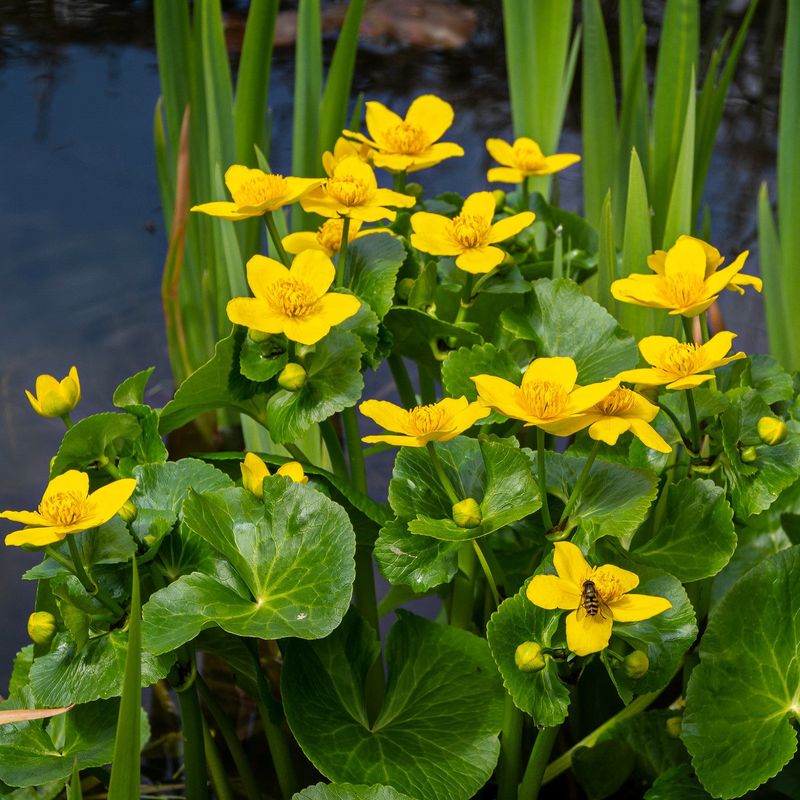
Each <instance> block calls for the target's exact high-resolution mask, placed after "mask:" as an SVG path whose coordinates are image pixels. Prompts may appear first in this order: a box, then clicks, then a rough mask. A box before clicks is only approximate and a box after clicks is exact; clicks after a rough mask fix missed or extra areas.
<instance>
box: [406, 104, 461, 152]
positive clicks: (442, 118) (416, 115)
mask: <svg viewBox="0 0 800 800" xmlns="http://www.w3.org/2000/svg"><path fill="white" fill-rule="evenodd" d="M453 116H454V114H453V107H452V106H451V105H450V103H447V102H446V101H444V100H442V99H441V98H440V97H436V95H433V94H424V95H422V96H421V97H418V98H417V99H416V100H414V102H413V103H412V104H411V105H410V106H409V108H408V113H407V114H406V119H405V121H406V123H408V124H409V125H414V126H415V127H417V128H421V129H422V130H424V131H425V134H426V135H427V137H428V139H429V140H430V142H431V143H433V142H435V141H436V140H437V139H441V138H442V136H443V135H444V133H445V131H447V129H448V128H449V127H450V126H451V125H452V124H453Z"/></svg>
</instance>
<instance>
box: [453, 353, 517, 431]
mask: <svg viewBox="0 0 800 800" xmlns="http://www.w3.org/2000/svg"><path fill="white" fill-rule="evenodd" d="M483 374H486V375H497V376H498V377H500V378H505V379H506V380H507V381H511V383H515V384H519V382H520V375H521V373H520V369H519V366H518V365H517V362H516V361H514V359H513V358H512V357H511V356H510V355H509V353H508V351H507V350H498V349H497V348H496V347H495V346H494V345H493V344H491V343H490V342H487V343H486V344H476V345H473V346H472V347H460V348H459V349H458V350H453V352H451V353H448V355H447V358H445V360H444V361H443V362H442V385H443V386H444V390H445V392H446V394H448V395H449V396H450V397H461V396H462V395H463V396H464V397H466V398H467V400H477V399H478V390H477V388H476V387H475V382H474V381H472V380H470V378H471V377H472V376H473V375H483ZM482 423H483V421H481V424H482Z"/></svg>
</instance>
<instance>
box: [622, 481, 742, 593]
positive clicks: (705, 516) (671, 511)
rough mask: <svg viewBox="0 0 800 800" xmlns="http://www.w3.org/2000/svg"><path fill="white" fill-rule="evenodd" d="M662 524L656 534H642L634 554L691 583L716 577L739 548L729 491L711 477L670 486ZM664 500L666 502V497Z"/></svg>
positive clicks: (667, 490) (633, 549)
mask: <svg viewBox="0 0 800 800" xmlns="http://www.w3.org/2000/svg"><path fill="white" fill-rule="evenodd" d="M665 491H666V492H668V494H667V499H666V504H667V505H666V510H665V513H664V516H663V522H662V523H661V525H660V527H659V529H658V530H657V531H656V532H655V536H652V537H650V538H646V539H645V538H644V537H642V536H637V537H636V538H635V539H634V541H633V544H632V545H631V548H630V552H631V556H632V557H633V558H635V559H636V561H639V562H641V563H642V564H649V565H650V566H653V567H658V568H659V569H663V570H665V571H666V572H670V573H672V574H673V575H674V576H675V577H676V578H678V579H679V580H681V581H683V582H684V583H689V582H690V581H697V580H700V579H701V578H710V577H711V576H712V575H716V574H717V573H718V572H719V571H720V570H721V569H722V568H723V567H724V566H725V565H726V564H727V563H728V561H730V558H731V556H732V555H733V551H734V550H735V549H736V533H735V531H734V529H733V510H732V509H731V507H730V505H729V504H728V501H727V499H726V497H725V490H724V489H723V488H722V487H720V486H716V485H715V484H714V483H713V482H712V481H709V480H692V479H689V478H687V479H685V480H682V481H679V482H678V483H675V484H667V487H666V488H665ZM662 502H663V500H662Z"/></svg>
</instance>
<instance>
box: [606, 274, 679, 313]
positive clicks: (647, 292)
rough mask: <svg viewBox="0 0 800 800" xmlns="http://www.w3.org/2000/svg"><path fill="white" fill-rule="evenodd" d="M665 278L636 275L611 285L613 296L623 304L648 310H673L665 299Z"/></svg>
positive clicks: (669, 302)
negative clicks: (643, 307) (632, 304)
mask: <svg viewBox="0 0 800 800" xmlns="http://www.w3.org/2000/svg"><path fill="white" fill-rule="evenodd" d="M663 288H664V283H663V278H661V277H660V276H658V275H639V274H634V275H631V276H629V277H627V278H620V279H619V280H616V281H614V282H613V283H612V284H611V296H612V297H614V298H615V299H616V300H619V301H620V302H622V303H634V304H636V305H640V306H645V307H647V308H672V307H673V306H672V301H670V300H669V299H668V298H665V297H664V293H663Z"/></svg>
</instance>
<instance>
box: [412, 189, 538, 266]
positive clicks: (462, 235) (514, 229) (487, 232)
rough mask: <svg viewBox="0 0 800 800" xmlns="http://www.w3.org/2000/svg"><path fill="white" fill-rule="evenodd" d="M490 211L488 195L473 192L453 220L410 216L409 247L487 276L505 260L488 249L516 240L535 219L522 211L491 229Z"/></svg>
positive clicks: (422, 213)
mask: <svg viewBox="0 0 800 800" xmlns="http://www.w3.org/2000/svg"><path fill="white" fill-rule="evenodd" d="M494 210H495V200H494V195H493V194H492V193H491V192H475V193H474V194H471V195H470V196H469V197H468V198H467V199H466V200H465V201H464V205H463V207H462V209H461V213H460V214H459V215H458V216H457V217H455V218H454V219H450V218H448V217H445V216H442V215H441V214H431V213H430V212H427V211H420V212H418V213H416V214H413V215H412V216H411V227H412V228H413V229H414V232H413V233H412V234H411V244H412V245H414V247H416V248H417V250H422V252H423V253H430V254H431V255H434V256H456V266H457V267H459V268H460V269H463V270H464V271H465V272H471V273H472V274H478V273H482V272H490V271H491V270H493V269H494V268H495V267H496V266H497V265H498V264H499V263H500V262H501V261H502V260H503V259H504V258H505V253H504V252H503V251H502V250H501V249H500V248H499V247H493V246H492V245H494V244H495V243H497V242H502V241H504V240H505V239H510V238H511V237H512V236H516V235H517V234H518V233H519V232H520V231H522V230H524V229H525V228H527V227H528V226H529V225H531V224H532V223H533V221H534V219H536V215H535V214H534V213H533V212H532V211H523V212H522V213H521V214H514V215H512V216H510V217H505V218H504V219H501V220H499V221H498V222H496V223H495V224H494V225H492V219H493V218H494Z"/></svg>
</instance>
